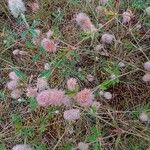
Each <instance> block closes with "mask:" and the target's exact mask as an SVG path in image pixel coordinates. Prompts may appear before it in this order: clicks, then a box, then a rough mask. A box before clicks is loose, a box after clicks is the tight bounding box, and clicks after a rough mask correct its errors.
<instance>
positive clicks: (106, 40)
mask: <svg viewBox="0 0 150 150" xmlns="http://www.w3.org/2000/svg"><path fill="white" fill-rule="evenodd" d="M114 38H115V37H114V35H112V34H109V33H104V34H103V35H102V37H101V41H102V42H103V43H106V44H111V43H112V42H113V40H114Z"/></svg>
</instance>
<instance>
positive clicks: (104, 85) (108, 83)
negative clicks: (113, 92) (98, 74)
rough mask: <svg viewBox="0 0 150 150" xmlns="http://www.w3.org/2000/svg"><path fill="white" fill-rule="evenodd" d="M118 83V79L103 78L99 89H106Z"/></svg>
mask: <svg viewBox="0 0 150 150" xmlns="http://www.w3.org/2000/svg"><path fill="white" fill-rule="evenodd" d="M117 83H119V79H114V80H105V81H104V82H103V83H101V84H100V85H99V87H100V89H101V90H107V89H109V88H110V87H111V86H113V85H115V84H117Z"/></svg>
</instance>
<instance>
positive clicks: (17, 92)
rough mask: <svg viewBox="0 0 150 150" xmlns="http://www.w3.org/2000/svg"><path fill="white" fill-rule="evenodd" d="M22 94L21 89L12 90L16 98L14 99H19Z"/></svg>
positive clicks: (12, 95)
mask: <svg viewBox="0 0 150 150" xmlns="http://www.w3.org/2000/svg"><path fill="white" fill-rule="evenodd" d="M21 95H22V91H21V90H19V89H15V90H13V91H12V92H11V97H12V98H14V99H18V98H20V97H21Z"/></svg>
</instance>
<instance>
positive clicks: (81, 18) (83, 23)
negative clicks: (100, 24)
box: [76, 13, 96, 32]
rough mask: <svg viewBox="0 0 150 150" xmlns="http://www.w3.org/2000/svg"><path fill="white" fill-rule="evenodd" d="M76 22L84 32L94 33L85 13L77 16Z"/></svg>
mask: <svg viewBox="0 0 150 150" xmlns="http://www.w3.org/2000/svg"><path fill="white" fill-rule="evenodd" d="M76 22H77V24H78V25H79V26H80V27H81V28H82V29H83V30H84V31H85V32H95V31H96V28H95V26H94V25H93V24H92V22H91V20H90V18H89V17H88V16H87V15H86V14H85V13H79V14H77V16H76Z"/></svg>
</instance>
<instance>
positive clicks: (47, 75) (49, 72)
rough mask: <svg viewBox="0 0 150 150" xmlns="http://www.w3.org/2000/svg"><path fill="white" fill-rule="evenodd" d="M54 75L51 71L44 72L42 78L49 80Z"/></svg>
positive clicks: (41, 74)
mask: <svg viewBox="0 0 150 150" xmlns="http://www.w3.org/2000/svg"><path fill="white" fill-rule="evenodd" d="M51 75H52V72H51V70H44V71H43V72H41V73H40V77H42V78H46V79H48V78H49V77H50V76H51Z"/></svg>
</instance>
